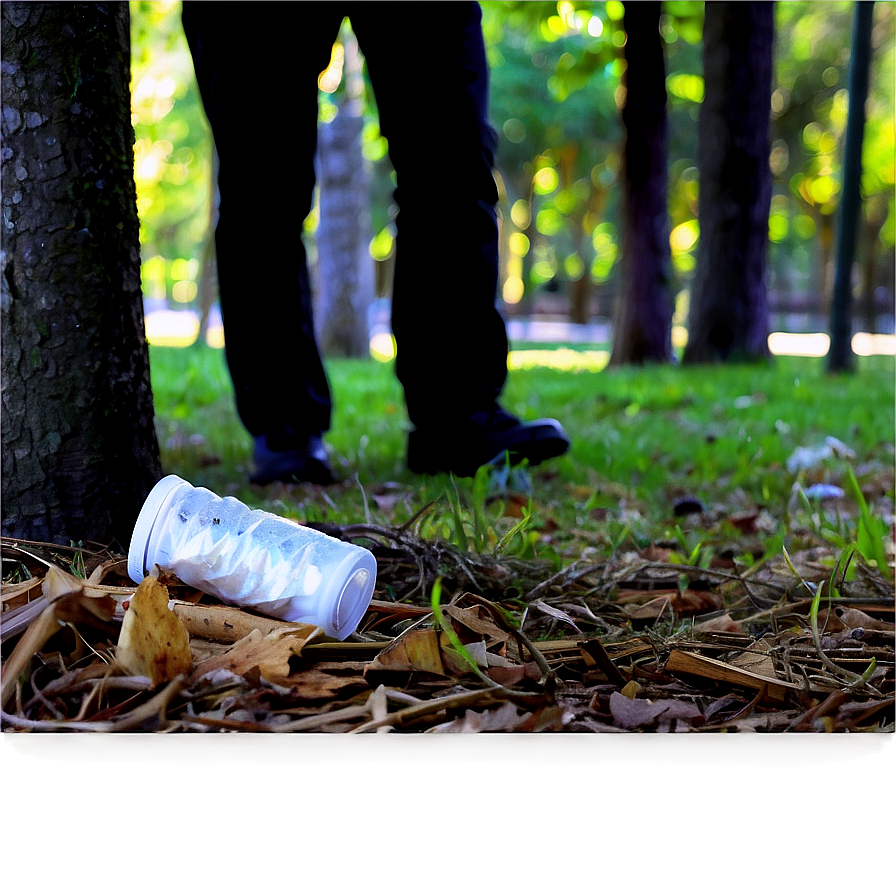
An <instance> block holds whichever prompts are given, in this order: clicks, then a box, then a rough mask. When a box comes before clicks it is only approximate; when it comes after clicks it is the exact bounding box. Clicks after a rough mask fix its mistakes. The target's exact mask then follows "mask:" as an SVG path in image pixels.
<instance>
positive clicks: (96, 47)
mask: <svg viewBox="0 0 896 896" xmlns="http://www.w3.org/2000/svg"><path fill="white" fill-rule="evenodd" d="M128 27H129V16H128V5H127V4H126V3H13V2H5V3H3V4H2V52H3V116H2V133H3V149H2V194H3V196H2V208H3V240H4V253H3V261H2V296H0V298H2V340H3V342H2V345H3V353H2V374H3V397H2V405H3V421H2V434H3V478H2V484H3V534H4V535H8V536H10V537H15V538H30V539H36V540H42V541H50V542H54V543H58V544H69V543H70V542H72V541H74V542H80V541H95V542H101V543H104V544H109V543H116V542H117V546H119V547H126V546H127V544H128V542H129V540H130V536H131V530H132V529H133V525H134V521H135V519H136V517H137V513H138V511H139V509H140V506H141V504H142V502H143V500H144V499H145V497H146V495H147V493H148V492H149V489H150V488H151V487H152V486H153V484H154V483H155V482H156V481H157V480H158V478H159V476H160V475H161V468H160V464H159V449H158V443H157V441H156V434H155V428H154V423H153V404H152V387H151V384H150V377H149V361H148V355H147V349H146V339H145V334H144V322H143V307H142V300H141V293H140V247H139V235H138V222H137V205H136V193H135V188H134V178H133V164H134V157H133V143H134V132H133V128H132V127H131V118H130V93H129V81H130V37H129V33H128Z"/></svg>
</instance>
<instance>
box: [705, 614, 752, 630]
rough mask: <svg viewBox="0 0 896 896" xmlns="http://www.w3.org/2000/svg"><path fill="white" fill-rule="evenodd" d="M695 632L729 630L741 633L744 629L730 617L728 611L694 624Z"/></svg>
mask: <svg viewBox="0 0 896 896" xmlns="http://www.w3.org/2000/svg"><path fill="white" fill-rule="evenodd" d="M694 631H696V632H731V633H732V634H741V633H743V632H745V631H746V629H745V628H744V627H743V625H741V624H740V623H739V622H737V621H735V620H734V619H732V618H731V614H730V613H725V614H724V615H723V616H714V617H713V618H712V619H705V620H703V622H698V623H697V624H696V625H695V626H694Z"/></svg>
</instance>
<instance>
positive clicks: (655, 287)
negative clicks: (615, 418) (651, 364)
mask: <svg viewBox="0 0 896 896" xmlns="http://www.w3.org/2000/svg"><path fill="white" fill-rule="evenodd" d="M660 13H661V4H660V3H659V2H639V3H628V4H626V7H625V17H624V19H623V26H624V28H625V33H626V37H627V40H626V43H625V59H626V70H625V76H624V78H623V85H624V87H625V105H624V106H623V109H622V123H623V125H624V127H625V150H624V153H623V160H624V161H623V177H622V189H623V197H624V198H623V239H622V250H623V262H622V269H623V274H622V292H621V295H620V297H619V299H618V301H617V303H616V314H615V319H614V321H615V326H614V334H613V354H612V356H611V358H610V362H611V363H614V364H624V363H630V362H636V363H643V362H644V361H669V360H671V358H672V338H671V332H672V303H671V300H670V297H669V268H670V249H669V223H668V220H669V215H668V212H667V209H666V183H667V176H666V165H667V157H666V148H667V138H666V130H667V119H666V68H665V62H664V59H663V42H662V39H661V38H660Z"/></svg>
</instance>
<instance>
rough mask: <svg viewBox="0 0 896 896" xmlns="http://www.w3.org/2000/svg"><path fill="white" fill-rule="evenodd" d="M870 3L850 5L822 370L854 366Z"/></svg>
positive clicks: (839, 369) (865, 0)
mask: <svg viewBox="0 0 896 896" xmlns="http://www.w3.org/2000/svg"><path fill="white" fill-rule="evenodd" d="M873 19H874V3H873V2H872V0H860V2H858V3H856V7H855V19H854V23H853V31H852V55H851V56H850V60H849V114H848V117H847V120H846V149H845V152H844V158H843V192H842V194H841V199H840V220H839V230H838V232H837V266H836V271H835V274H834V294H833V297H832V300H831V348H830V350H829V352H828V370H831V371H849V370H852V369H853V368H854V367H855V355H853V352H852V344H851V343H852V268H853V262H854V261H855V255H856V228H857V226H858V221H859V212H860V211H861V208H862V195H861V191H860V181H861V179H862V139H863V137H864V134H865V100H866V99H867V98H868V79H869V69H870V60H871V28H872V25H873Z"/></svg>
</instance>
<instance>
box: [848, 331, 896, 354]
mask: <svg viewBox="0 0 896 896" xmlns="http://www.w3.org/2000/svg"><path fill="white" fill-rule="evenodd" d="M852 350H853V351H854V352H855V353H856V354H857V355H861V356H862V357H868V356H869V355H896V336H894V335H893V333H856V334H855V336H853V337H852Z"/></svg>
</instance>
